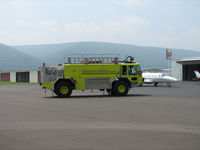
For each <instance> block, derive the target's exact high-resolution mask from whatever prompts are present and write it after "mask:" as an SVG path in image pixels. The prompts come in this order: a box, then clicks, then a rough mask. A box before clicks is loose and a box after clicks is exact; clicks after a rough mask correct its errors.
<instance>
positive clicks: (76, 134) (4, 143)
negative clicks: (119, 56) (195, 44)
mask: <svg viewBox="0 0 200 150" xmlns="http://www.w3.org/2000/svg"><path fill="white" fill-rule="evenodd" d="M199 89H200V82H179V83H176V84H175V85H173V86H172V87H167V86H166V85H160V86H158V87H153V86H151V85H144V86H143V87H140V88H134V89H132V90H131V91H130V92H129V95H128V96H126V97H112V96H108V95H106V94H105V93H103V92H99V91H93V92H91V91H85V92H81V91H74V92H73V94H72V97H70V98H58V97H56V96H55V95H53V94H52V93H51V92H49V91H47V93H45V92H44V90H41V88H40V87H39V86H38V85H11V86H0V150H157V149H159V150H160V149H161V150H199V149H200V98H199V97H200V92H199Z"/></svg>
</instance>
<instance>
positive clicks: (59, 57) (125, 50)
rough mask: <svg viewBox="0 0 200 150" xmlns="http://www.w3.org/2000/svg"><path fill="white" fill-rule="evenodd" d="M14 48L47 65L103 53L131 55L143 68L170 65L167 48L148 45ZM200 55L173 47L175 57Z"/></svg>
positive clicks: (106, 43) (94, 43) (73, 44)
mask: <svg viewBox="0 0 200 150" xmlns="http://www.w3.org/2000/svg"><path fill="white" fill-rule="evenodd" d="M14 48H16V49H18V50H20V51H22V52H25V53H27V54H29V55H32V56H34V57H37V58H38V59H40V61H42V62H46V63H47V65H56V64H62V63H64V56H65V55H67V54H83V53H84V54H95V53H96V54H102V53H115V54H116V53H117V54H121V56H122V58H124V57H125V56H126V55H131V56H134V57H135V58H136V61H137V62H140V63H141V66H142V67H143V68H158V69H164V68H167V67H168V61H167V60H166V56H165V55H166V48H162V47H153V46H151V47H146V46H137V45H131V44H120V43H109V42H96V41H92V42H91V41H86V42H70V43H56V44H42V45H22V46H14ZM195 56H200V52H198V51H194V50H186V49H173V58H174V59H180V58H184V57H195Z"/></svg>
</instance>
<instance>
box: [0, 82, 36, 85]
mask: <svg viewBox="0 0 200 150" xmlns="http://www.w3.org/2000/svg"><path fill="white" fill-rule="evenodd" d="M21 84H34V83H29V82H0V85H21Z"/></svg>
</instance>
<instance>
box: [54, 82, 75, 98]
mask: <svg viewBox="0 0 200 150" xmlns="http://www.w3.org/2000/svg"><path fill="white" fill-rule="evenodd" d="M71 93H72V86H71V85H70V84H69V83H65V82H60V83H58V84H57V85H56V87H55V94H56V95H57V96H58V97H69V96H70V95H71Z"/></svg>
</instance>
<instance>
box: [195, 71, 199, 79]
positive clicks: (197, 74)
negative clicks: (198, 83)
mask: <svg viewBox="0 0 200 150" xmlns="http://www.w3.org/2000/svg"><path fill="white" fill-rule="evenodd" d="M194 73H195V75H196V77H197V78H200V73H199V71H197V70H194Z"/></svg>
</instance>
